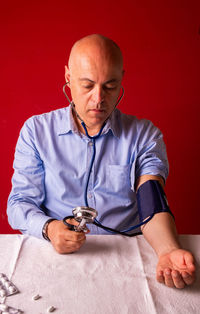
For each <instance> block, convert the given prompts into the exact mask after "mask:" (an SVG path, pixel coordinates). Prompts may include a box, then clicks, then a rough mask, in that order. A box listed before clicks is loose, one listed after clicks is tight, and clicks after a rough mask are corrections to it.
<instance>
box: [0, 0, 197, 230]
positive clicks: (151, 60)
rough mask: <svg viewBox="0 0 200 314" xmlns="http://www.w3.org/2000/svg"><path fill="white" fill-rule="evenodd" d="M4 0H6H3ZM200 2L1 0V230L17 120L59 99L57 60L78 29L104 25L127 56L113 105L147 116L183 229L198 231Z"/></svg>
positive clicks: (61, 65) (48, 107) (66, 51)
mask: <svg viewBox="0 0 200 314" xmlns="http://www.w3.org/2000/svg"><path fill="white" fill-rule="evenodd" d="M2 2H3V1H2ZM199 12H200V2H199V1H198V0H197V1H193V0H188V1H185V0H180V1H176V0H168V1H162V0H160V1H153V0H149V1H148V0H143V1H142V0H141V1H134V0H124V1H122V2H121V1H120V2H118V1H116V0H111V1H109V0H103V1H101V2H100V1H94V0H91V1H90V0H84V1H79V2H78V1H67V0H66V1H59V0H57V1H42V0H41V1H20V0H18V1H7V3H5V4H4V5H1V8H0V24H1V25H0V31H1V36H0V43H1V49H0V71H1V84H0V88H1V91H0V99H1V105H0V136H1V155H0V156H1V181H0V209H1V212H0V233H11V232H14V231H12V230H11V228H10V227H9V226H8V223H7V216H6V202H7V197H8V194H9V191H10V188H11V183H10V181H11V175H12V162H13V154H14V148H15V144H16V140H17V138H18V134H19V130H20V128H21V126H22V124H23V122H24V120H25V119H27V118H28V117H30V116H31V115H34V114H39V113H42V112H45V111H50V110H53V109H56V108H59V107H63V106H65V105H66V100H65V98H64V95H63V93H62V85H63V83H64V64H65V63H66V62H67V58H68V54H69V50H70V48H71V46H72V44H73V43H74V41H76V40H77V39H79V38H81V37H83V36H85V35H87V34H91V33H101V34H104V35H106V36H108V37H111V38H112V39H114V40H115V41H116V42H117V43H118V44H119V45H120V46H121V48H122V51H123V54H124V59H125V71H126V73H125V78H124V88H125V97H124V100H123V102H122V103H121V104H120V106H119V107H120V108H121V109H122V110H123V111H124V112H126V113H129V114H134V115H137V116H138V117H145V118H148V119H150V120H152V121H153V122H154V123H155V124H156V125H157V126H158V127H159V128H160V129H161V130H162V131H163V133H164V136H165V142H166V144H167V150H168V157H169V162H170V175H169V178H168V181H167V186H166V191H167V195H168V199H169V202H170V204H171V208H172V210H173V212H174V213H175V216H176V222H177V227H178V231H179V232H180V233H200V227H199V218H200V206H199V204H198V193H199V182H198V181H199V180H198V179H199V157H200V156H199V155H200V154H199V142H200V141H199V140H200V139H199V133H200V132H199V125H200V119H199V113H200V112H199V111H200V110H199V107H200V95H199V74H200V25H199V15H200V14H199Z"/></svg>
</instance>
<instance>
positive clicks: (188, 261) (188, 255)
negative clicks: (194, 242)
mask: <svg viewBox="0 0 200 314" xmlns="http://www.w3.org/2000/svg"><path fill="white" fill-rule="evenodd" d="M184 259H185V264H186V266H187V268H188V270H189V271H190V272H191V273H193V272H194V271H195V265H194V257H193V255H192V254H191V253H190V252H186V253H185V254H184Z"/></svg>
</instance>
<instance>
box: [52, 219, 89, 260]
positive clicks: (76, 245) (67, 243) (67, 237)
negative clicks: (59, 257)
mask: <svg viewBox="0 0 200 314" xmlns="http://www.w3.org/2000/svg"><path fill="white" fill-rule="evenodd" d="M69 223H70V224H74V225H77V224H78V223H77V221H75V220H74V219H70V221H69ZM88 232H89V230H88ZM47 234H48V238H49V239H50V241H51V243H52V245H53V247H54V248H55V250H56V251H57V252H58V253H60V254H66V253H73V252H76V251H78V250H79V249H80V248H81V246H82V245H83V244H84V242H85V240H86V236H85V233H84V232H75V231H71V230H69V228H68V227H67V226H65V225H64V223H63V221H62V220H53V221H51V222H50V223H49V225H48V231H47Z"/></svg>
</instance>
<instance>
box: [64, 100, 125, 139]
mask: <svg viewBox="0 0 200 314" xmlns="http://www.w3.org/2000/svg"><path fill="white" fill-rule="evenodd" d="M65 109H66V111H65V114H64V115H62V117H61V121H59V127H58V135H64V134H68V133H69V132H73V133H77V134H79V133H80V132H79V130H78V127H77V126H76V123H75V121H74V118H73V114H72V106H71V105H69V106H68V107H66V108H65ZM118 114H119V110H118V109H115V110H114V111H113V112H112V114H111V116H110V117H109V118H108V120H107V121H106V125H105V127H104V129H103V132H102V135H103V134H107V133H108V132H109V131H111V132H112V134H113V135H114V136H115V137H117V138H118V137H119V135H120V134H119V131H120V130H119V123H118Z"/></svg>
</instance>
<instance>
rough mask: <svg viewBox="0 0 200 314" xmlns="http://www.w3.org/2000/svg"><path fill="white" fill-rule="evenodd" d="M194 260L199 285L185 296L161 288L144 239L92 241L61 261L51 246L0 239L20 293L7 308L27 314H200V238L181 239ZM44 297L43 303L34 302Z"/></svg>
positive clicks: (0, 264) (0, 254)
mask: <svg viewBox="0 0 200 314" xmlns="http://www.w3.org/2000/svg"><path fill="white" fill-rule="evenodd" d="M180 242H181V243H182V245H183V247H184V248H187V249H190V251H191V252H193V253H194V254H195V257H196V263H197V280H196V282H195V284H194V285H193V286H190V287H187V288H185V289H183V290H177V289H175V288H168V287H166V286H164V285H162V284H159V283H157V282H156V279H155V269H156V261H157V257H156V254H155V253H154V251H153V249H152V248H151V247H150V245H149V244H148V243H147V242H146V241H145V239H144V238H143V236H142V235H141V236H137V237H135V238H127V237H123V236H120V235H98V236H97V235H88V236H87V241H86V243H85V244H84V246H83V247H82V248H81V250H80V251H79V252H76V253H73V254H67V255H59V254H58V253H57V252H56V251H55V250H54V248H53V247H52V245H51V243H49V242H47V241H45V240H40V239H37V238H33V237H29V236H26V235H0V272H1V273H5V274H6V275H7V276H8V278H9V279H10V280H11V281H12V282H13V283H14V284H15V285H16V286H17V287H18V289H19V290H20V293H18V294H16V295H13V296H9V297H7V299H6V304H8V305H9V306H13V307H16V308H20V309H21V310H23V311H24V313H27V314H43V313H47V308H48V307H49V306H51V305H53V306H54V307H55V308H56V310H55V312H54V313H56V314H57V313H59V314H85V313H87V314H90V313H91V314H140V313H141V314H165V313H167V314H168V313H172V314H177V313H180V314H186V313H187V314H193V313H200V276H199V269H200V267H199V265H200V235H181V236H180ZM36 294H39V295H40V296H41V298H40V299H39V300H37V301H33V300H32V296H33V295H36Z"/></svg>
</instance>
